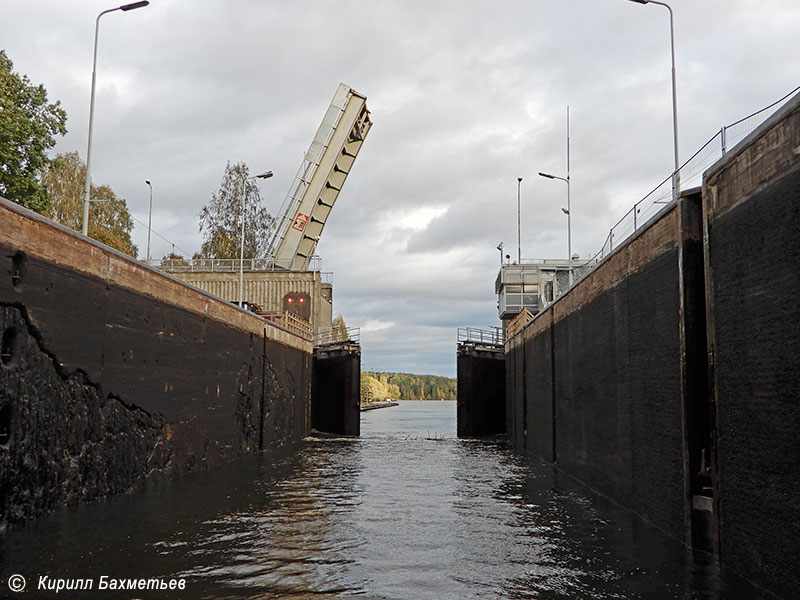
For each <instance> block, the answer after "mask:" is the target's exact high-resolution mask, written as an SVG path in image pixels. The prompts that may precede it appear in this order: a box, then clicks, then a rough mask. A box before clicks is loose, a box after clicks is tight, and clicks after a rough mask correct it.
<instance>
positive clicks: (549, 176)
mask: <svg viewBox="0 0 800 600" xmlns="http://www.w3.org/2000/svg"><path fill="white" fill-rule="evenodd" d="M539 176H540V177H547V178H548V179H555V178H556V176H555V175H550V173H539Z"/></svg>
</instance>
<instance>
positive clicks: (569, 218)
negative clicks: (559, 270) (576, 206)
mask: <svg viewBox="0 0 800 600" xmlns="http://www.w3.org/2000/svg"><path fill="white" fill-rule="evenodd" d="M539 176H541V177H546V178H547V179H558V180H560V181H564V182H566V184H567V208H562V209H561V210H562V212H563V213H564V214H565V215H567V254H568V255H569V259H568V260H569V262H568V264H569V266H568V276H567V277H568V282H569V285H572V279H573V276H572V206H571V204H570V190H569V182H570V178H569V106H567V176H566V177H558V176H557V175H551V174H550V173H541V172H540V173H539Z"/></svg>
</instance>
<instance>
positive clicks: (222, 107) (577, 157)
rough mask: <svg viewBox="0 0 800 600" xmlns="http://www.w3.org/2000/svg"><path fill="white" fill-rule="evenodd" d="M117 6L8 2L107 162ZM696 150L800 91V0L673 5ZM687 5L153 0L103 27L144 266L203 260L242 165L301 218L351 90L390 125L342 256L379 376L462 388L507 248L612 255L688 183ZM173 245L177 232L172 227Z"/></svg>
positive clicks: (75, 144)
mask: <svg viewBox="0 0 800 600" xmlns="http://www.w3.org/2000/svg"><path fill="white" fill-rule="evenodd" d="M114 6H117V5H116V4H114V3H112V2H109V1H107V0H81V1H80V2H75V1H65V0H0V13H1V14H2V17H0V47H2V48H4V49H5V50H6V52H7V53H8V55H9V57H10V58H11V60H12V61H13V62H14V66H15V70H16V71H18V72H20V73H24V74H27V75H28V76H29V77H30V79H31V80H32V81H33V82H34V83H37V84H38V83H43V84H44V85H45V87H46V88H47V90H48V92H49V96H50V98H51V99H52V100H55V99H59V100H61V102H62V104H63V106H64V108H65V109H66V111H67V114H68V122H67V127H68V129H69V133H68V135H66V136H65V137H63V138H61V139H59V141H58V144H57V146H56V148H55V150H54V152H70V151H75V150H77V151H78V152H79V153H80V155H81V157H82V158H83V159H84V160H85V157H86V141H87V129H88V112H89V90H90V83H91V65H92V45H93V36H94V26H95V18H96V17H97V14H98V13H99V12H100V11H102V10H105V9H107V8H113V7H114ZM671 6H672V7H673V10H674V13H675V45H676V62H677V80H678V116H679V127H680V145H679V147H680V154H681V158H682V159H684V158H688V157H689V156H690V155H692V154H693V153H694V152H695V151H696V150H697V149H698V148H700V146H702V145H703V144H704V143H705V142H706V140H708V139H709V138H710V137H711V136H713V135H714V134H715V133H716V132H717V131H718V130H719V129H720V127H721V126H723V125H726V124H729V123H732V122H734V121H736V120H738V119H739V118H741V117H744V116H746V115H748V114H750V113H752V112H754V111H756V110H758V109H760V108H762V107H764V106H766V105H767V104H770V103H771V102H773V101H775V100H777V99H778V98H780V97H782V96H783V95H784V94H786V93H787V92H789V91H790V90H792V89H794V88H795V87H796V86H797V85H798V84H800V60H798V57H800V34H798V32H800V2H797V0H672V1H671ZM669 48H670V46H669V16H668V12H667V10H666V9H665V8H664V7H662V6H657V5H652V4H651V5H642V4H637V3H634V2H630V1H627V0H506V1H493V2H492V1H489V0H482V1H477V0H424V1H422V0H372V1H369V0H339V1H337V2H332V1H323V0H296V1H292V2H289V1H287V0H283V1H272V0H151V3H150V6H149V7H147V8H143V9H139V10H135V11H130V12H119V11H118V12H114V13H111V14H108V15H105V16H104V17H103V18H102V19H101V26H100V45H99V51H98V76H97V77H98V82H97V86H98V87H97V97H96V112H95V131H94V156H93V169H92V175H93V181H94V182H95V183H96V184H108V185H110V186H111V187H112V189H114V191H115V192H116V193H117V194H118V195H120V196H122V197H124V198H125V199H126V200H127V202H128V206H129V208H130V210H131V212H132V213H133V215H134V217H135V218H136V219H137V220H138V223H137V225H136V229H135V231H134V241H135V242H136V243H137V244H138V245H139V248H140V254H141V255H143V254H144V249H145V245H146V236H147V227H146V223H147V211H148V188H147V186H146V185H145V183H144V180H145V179H150V180H151V181H152V182H153V192H154V206H153V230H154V235H153V239H152V242H151V244H152V249H151V254H152V255H153V257H155V258H160V257H161V256H163V255H164V254H166V253H168V252H170V251H171V250H172V245H173V244H174V245H175V248H176V251H178V252H179V253H180V252H183V253H189V254H191V253H193V252H195V251H196V250H197V249H198V248H199V246H200V243H201V238H200V234H199V233H198V226H197V225H198V213H199V211H200V209H201V207H202V206H203V205H204V204H205V203H206V202H207V201H208V200H209V198H210V196H211V194H212V193H213V192H214V191H216V190H217V189H218V187H219V183H220V179H221V177H222V173H223V169H224V167H225V163H226V161H231V162H238V161H244V162H246V163H247V164H248V165H249V166H250V169H251V171H252V172H260V171H262V170H266V169H271V170H273V171H274V173H275V177H274V178H273V179H270V180H266V181H264V182H261V183H260V184H259V185H260V186H261V192H262V197H263V199H264V205H265V206H266V207H267V208H268V209H269V210H270V212H272V213H273V214H274V213H276V212H277V210H278V208H279V207H280V205H281V203H282V201H283V198H284V196H285V194H286V192H287V190H288V189H289V186H290V184H291V182H292V180H293V178H294V176H295V173H296V170H297V168H298V166H299V164H300V160H301V158H302V156H303V154H304V153H305V151H306V150H307V148H308V146H309V144H310V142H311V139H312V138H313V135H314V133H315V131H316V129H317V126H318V125H319V122H320V121H321V119H322V116H323V114H324V113H325V110H326V108H327V106H328V104H329V103H330V101H331V98H332V97H333V93H334V91H335V90H336V87H337V86H338V84H339V83H341V82H343V83H346V84H347V85H349V86H351V87H352V88H354V89H356V90H358V91H359V92H361V93H363V94H365V95H366V96H367V105H368V107H369V109H370V111H371V113H372V119H373V122H374V125H373V128H372V130H371V132H370V134H369V136H368V138H367V140H366V142H365V144H364V146H363V148H362V150H361V153H360V155H359V157H358V159H357V161H356V163H355V166H354V169H353V171H352V173H351V175H350V177H349V178H348V181H347V184H346V185H345V187H344V189H343V191H342V193H341V194H340V196H339V200H338V202H337V204H336V207H335V209H334V211H333V213H332V215H331V218H330V220H329V221H328V224H327V226H326V229H325V232H324V234H323V236H322V240H321V242H320V244H319V246H318V253H319V254H320V255H321V256H322V260H323V262H322V268H323V270H325V271H332V272H333V281H334V299H335V300H334V312H335V313H341V314H342V315H343V316H344V318H345V320H346V322H347V324H348V325H351V326H359V327H361V340H362V366H363V367H364V368H365V369H369V370H386V371H406V372H414V373H434V374H442V375H449V376H454V375H455V348H456V330H457V328H458V327H460V326H473V327H480V328H484V329H488V328H489V326H491V325H497V324H499V321H498V318H497V310H496V297H495V295H494V279H495V277H496V274H497V270H498V266H499V260H500V257H499V253H498V251H497V250H496V246H497V244H498V242H500V241H503V242H504V243H505V248H506V251H508V252H509V253H510V254H512V256H515V255H516V249H517V232H516V202H517V178H518V177H522V178H523V182H522V219H521V220H522V242H521V247H522V255H523V257H531V258H534V257H535V258H565V257H566V255H567V237H566V225H567V224H566V218H565V217H564V215H563V214H562V212H561V210H560V208H561V206H563V205H564V204H565V196H566V193H565V192H566V186H564V184H563V183H561V182H558V181H551V180H546V179H542V178H540V177H538V176H537V175H536V174H537V172H539V171H549V172H552V173H555V174H558V175H562V176H563V175H566V140H565V138H566V135H565V133H566V132H565V128H566V127H565V126H566V117H565V112H566V107H567V105H569V107H570V130H571V131H570V133H571V136H570V137H571V148H570V150H571V179H572V213H573V219H572V226H573V252H577V253H579V254H580V255H581V256H584V257H588V256H590V255H593V254H594V253H595V252H596V251H597V250H598V249H599V248H600V247H601V245H602V244H603V241H604V239H605V237H606V235H607V234H608V230H609V228H610V227H611V226H612V225H613V224H614V223H615V222H616V221H617V220H618V219H619V217H621V216H622V215H623V214H624V213H625V212H626V211H627V210H628V208H629V207H630V206H631V205H633V203H634V202H636V201H638V200H639V199H641V198H642V197H643V196H644V195H645V194H647V193H648V192H649V191H650V190H651V189H652V188H653V187H654V186H655V185H657V184H658V183H659V182H660V181H662V180H663V179H665V178H666V177H668V176H669V173H670V171H671V166H672V161H673V155H672V112H671V92H670V90H671V88H670V57H669ZM156 234H157V235H156Z"/></svg>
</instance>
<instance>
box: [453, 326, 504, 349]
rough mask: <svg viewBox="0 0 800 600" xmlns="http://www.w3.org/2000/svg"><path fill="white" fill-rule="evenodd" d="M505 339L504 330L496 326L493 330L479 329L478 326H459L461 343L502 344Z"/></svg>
mask: <svg viewBox="0 0 800 600" xmlns="http://www.w3.org/2000/svg"><path fill="white" fill-rule="evenodd" d="M504 342H505V340H504V337H503V330H502V329H501V328H499V327H498V328H496V329H492V330H488V329H478V328H477V327H459V328H458V343H459V344H478V345H481V346H502V345H503V344H504Z"/></svg>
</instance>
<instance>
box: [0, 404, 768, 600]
mask: <svg viewBox="0 0 800 600" xmlns="http://www.w3.org/2000/svg"><path fill="white" fill-rule="evenodd" d="M0 552H2V558H1V559H0V563H1V564H2V567H3V574H5V578H7V577H8V575H9V574H11V573H22V574H23V575H25V576H26V578H28V580H29V581H31V580H33V579H34V578H35V575H36V574H45V573H48V574H50V575H51V576H60V577H69V576H71V577H95V578H99V576H100V575H111V576H115V577H186V578H187V593H185V594H183V595H182V597H190V598H209V599H222V598H258V599H267V598H340V597H348V596H351V595H361V596H364V597H366V598H378V599H380V598H392V599H405V598H407V599H415V600H416V599H424V598H431V599H436V600H446V599H449V598H453V599H464V598H603V599H605V598H703V599H705V598H708V599H709V600H710V599H715V598H730V597H742V598H748V599H750V598H759V597H760V596H759V595H758V593H756V592H755V591H754V590H751V589H749V588H746V587H745V586H743V585H742V584H741V583H740V582H736V584H735V585H731V584H730V583H727V582H725V581H723V580H722V579H721V578H720V576H719V573H718V572H717V570H716V568H715V566H714V565H713V564H708V562H706V563H704V562H703V561H698V560H695V559H693V558H692V557H691V556H690V555H688V554H687V553H686V551H685V550H684V548H683V546H682V545H680V544H679V543H677V542H676V541H674V540H670V539H668V538H665V537H664V536H663V535H662V534H661V533H660V532H658V531H656V530H654V529H652V528H649V527H648V526H647V525H645V524H643V523H641V522H640V521H638V519H636V518H635V517H633V516H632V515H631V514H630V513H628V512H626V511H624V510H621V509H620V508H619V507H617V506H615V505H614V504H612V503H610V502H607V501H605V500H603V499H602V498H598V497H596V496H593V495H591V494H589V493H588V492H587V490H586V489H584V488H582V487H581V486H580V485H578V484H577V483H576V482H574V481H573V480H571V479H570V478H568V477H565V476H564V475H562V474H560V473H559V472H558V471H555V470H553V469H552V468H551V467H549V466H548V465H545V464H537V463H536V462H531V461H530V460H523V459H521V458H520V457H518V456H516V455H513V454H511V453H510V452H508V450H507V449H506V448H505V446H503V445H502V444H500V443H494V442H475V441H460V440H457V439H456V438H455V403H450V402H426V403H403V404H402V405H401V406H399V407H396V408H389V409H384V410H378V411H372V412H369V413H364V417H363V423H362V438H361V439H358V440H352V439H319V440H308V441H306V442H304V443H303V444H302V445H300V446H299V447H295V448H284V449H282V450H280V451H276V452H274V453H270V454H264V455H262V456H257V457H250V458H248V459H246V460H242V461H240V462H237V463H233V464H231V465H227V466H225V467H224V468H221V469H216V470H214V471H212V472H209V473H201V474H196V475H193V476H190V477H187V478H183V479H180V480H177V481H173V482H163V483H161V484H159V485H155V486H151V487H150V488H149V489H148V490H146V491H143V492H140V493H137V494H132V495H130V496H124V497H121V498H114V499H111V500H108V501H105V502H102V503H98V504H96V505H92V506H86V507H81V508H79V509H77V510H71V511H64V512H62V513H59V514H58V515H54V516H53V517H51V518H49V519H44V520H41V521H39V522H37V523H35V524H32V525H29V526H27V527H23V528H19V529H15V530H12V531H10V532H8V533H7V534H6V535H5V536H4V537H3V538H2V539H0ZM0 575H2V574H0ZM5 578H3V579H0V581H3V582H4V581H5ZM93 593H94V597H98V598H99V597H104V598H105V597H112V596H108V595H107V594H103V593H101V592H93ZM87 594H88V596H87V597H92V593H89V592H87ZM27 597H29V598H36V597H55V595H54V594H52V593H51V595H50V596H48V595H45V594H43V593H42V594H41V595H39V596H37V595H36V592H35V591H34V592H31V593H30V594H29V595H28V596H27ZM62 597H63V594H62ZM117 597H121V598H122V597H124V598H134V597H137V596H136V595H135V592H131V593H128V594H120V595H118V596H117ZM153 597H158V598H168V597H170V596H169V594H168V593H159V594H158V595H154V596H153ZM175 597H180V596H175Z"/></svg>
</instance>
